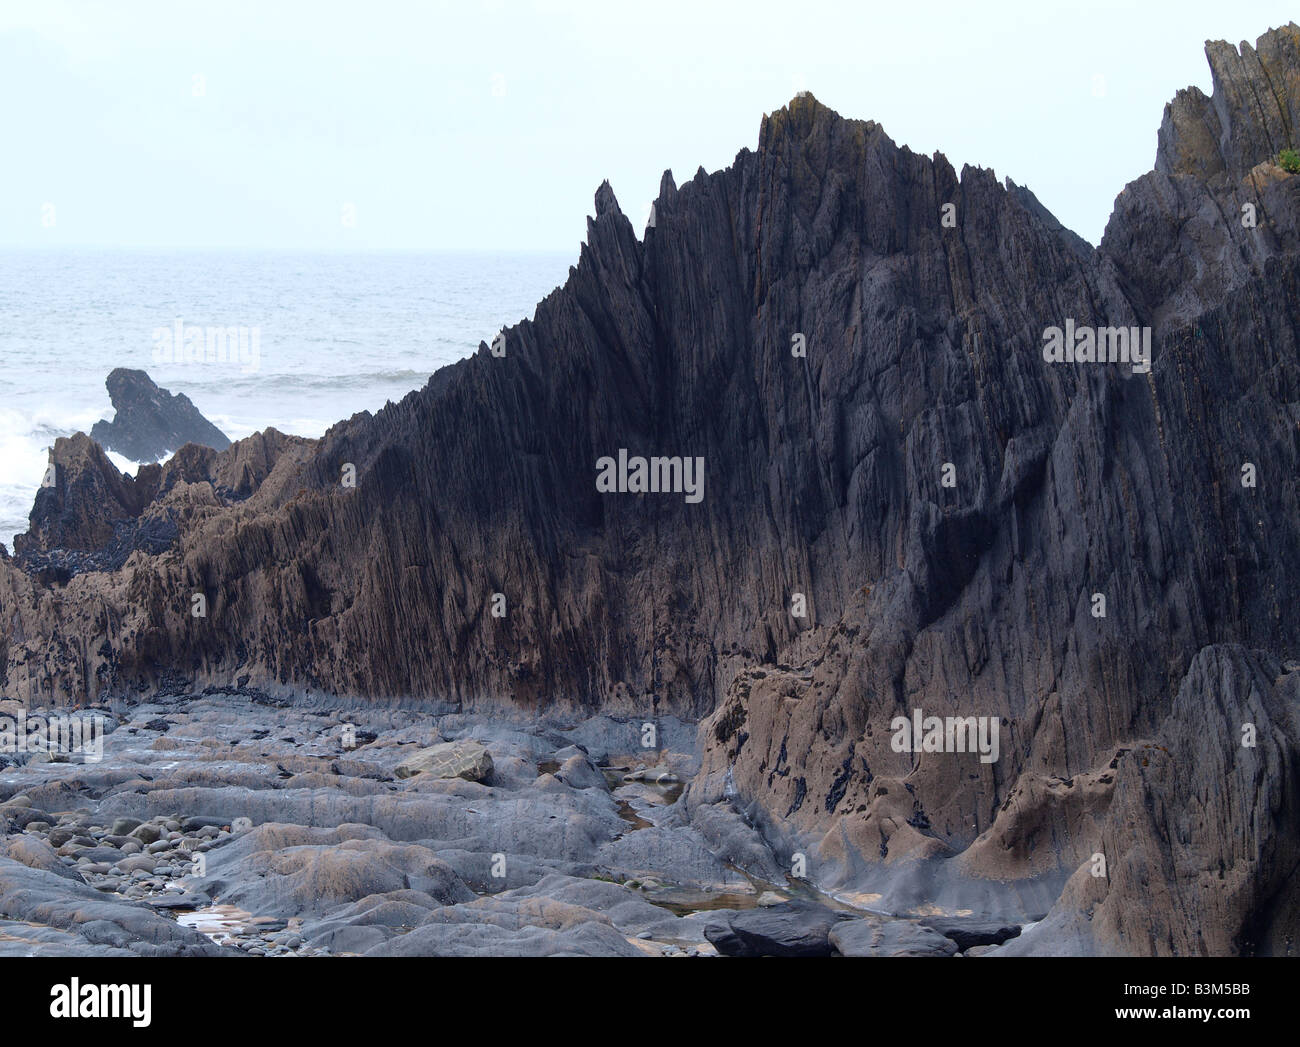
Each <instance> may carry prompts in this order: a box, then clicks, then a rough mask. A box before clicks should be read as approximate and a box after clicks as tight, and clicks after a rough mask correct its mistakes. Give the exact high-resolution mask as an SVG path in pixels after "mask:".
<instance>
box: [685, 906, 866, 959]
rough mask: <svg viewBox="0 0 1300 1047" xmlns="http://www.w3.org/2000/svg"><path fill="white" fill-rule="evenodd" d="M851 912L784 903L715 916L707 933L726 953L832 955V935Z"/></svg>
mask: <svg viewBox="0 0 1300 1047" xmlns="http://www.w3.org/2000/svg"><path fill="white" fill-rule="evenodd" d="M846 919H852V916H851V914H849V913H844V912H839V913H837V912H835V911H834V910H832V909H827V908H825V907H824V906H820V905H810V904H808V903H804V902H785V903H783V904H781V905H775V906H772V907H771V908H770V909H753V910H750V911H748V912H739V913H728V914H726V915H721V916H719V917H715V918H714V920H712V921H711V922H710V923H709V925H708V926H707V927H706V928H705V929H704V936H705V937H706V938H708V939H709V941H710V942H712V943H713V946H714V948H716V949H717V950H718V952H720V953H721V954H722V955H723V956H830V955H831V954H832V953H833V952H834V951H835V950H834V949H833V947H832V946H831V941H830V934H831V931H832V930H833V929H834V927H835V925H836V924H837V923H839V922H840V921H841V920H846Z"/></svg>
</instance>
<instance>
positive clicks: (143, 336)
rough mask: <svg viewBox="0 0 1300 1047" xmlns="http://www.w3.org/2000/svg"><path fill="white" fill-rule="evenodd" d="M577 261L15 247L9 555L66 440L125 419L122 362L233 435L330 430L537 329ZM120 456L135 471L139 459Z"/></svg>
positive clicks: (1, 500)
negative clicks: (528, 323) (520, 326)
mask: <svg viewBox="0 0 1300 1047" xmlns="http://www.w3.org/2000/svg"><path fill="white" fill-rule="evenodd" d="M576 261H577V251H576V249H575V250H574V251H573V252H572V253H560V252H553V253H541V252H537V253H506V254H501V253H492V252H469V251H465V252H427V253H425V252H406V251H391V252H366V253H318V254H301V253H290V252H283V251H265V252H251V251H250V252H237V251H219V252H210V251H126V250H106V249H105V250H96V249H81V250H71V249H69V250H61V251H23V252H14V251H9V252H6V251H2V250H0V543H3V544H4V545H6V546H7V547H8V548H9V549H10V551H12V549H13V536H14V535H15V534H19V533H22V532H24V531H26V530H27V517H28V514H29V513H30V512H31V508H32V500H33V498H34V496H35V494H36V491H37V489H38V488H39V486H40V482H41V479H42V477H43V476H44V473H45V468H46V465H47V463H48V461H49V453H48V449H49V448H50V446H51V445H52V444H53V443H54V441H55V440H56V439H57V438H58V437H60V436H70V435H71V434H73V433H75V432H77V431H81V432H86V433H88V432H89V431H90V428H91V426H92V425H94V423H95V422H96V421H97V420H98V419H100V418H107V419H111V418H112V417H113V413H114V412H113V407H112V404H111V403H110V401H109V398H108V391H107V390H106V389H105V386H104V380H105V378H107V377H108V373H109V371H111V370H112V369H113V368H115V367H130V368H138V369H140V370H144V371H146V372H148V374H149V376H150V377H151V378H152V379H153V380H154V381H155V382H157V383H158V385H159V386H161V387H163V388H164V389H168V390H170V391H171V392H173V393H184V394H185V395H186V396H188V397H189V398H190V399H191V400H192V401H193V402H194V405H195V406H196V407H197V408H198V409H199V411H201V412H202V413H203V415H204V416H205V417H206V418H207V419H208V420H209V421H211V422H212V423H213V424H214V425H216V426H217V427H218V428H219V429H221V430H222V431H223V432H224V433H225V434H226V435H227V436H229V437H230V438H231V439H232V440H237V439H240V438H241V437H244V436H248V435H249V434H251V433H254V432H257V431H258V430H261V429H265V428H267V427H268V426H274V427H275V428H276V429H279V430H280V431H281V432H286V433H293V434H295V435H298V436H308V437H316V436H320V435H321V434H322V433H324V432H325V430H326V429H328V428H329V427H330V426H331V425H333V424H334V423H335V422H336V421H339V420H340V419H344V418H348V417H350V416H351V415H353V414H355V413H356V412H358V411H363V410H369V411H375V410H378V409H379V408H381V407H383V406H384V404H386V403H388V402H389V401H397V400H400V399H401V398H402V397H403V396H405V395H406V394H407V393H409V392H410V391H412V390H413V389H419V388H420V387H422V386H423V385H424V384H425V383H426V382H427V381H428V379H429V376H430V375H431V374H432V373H433V372H434V371H436V370H438V369H439V368H440V367H444V366H446V365H447V364H450V363H454V362H455V361H457V360H459V359H462V358H464V357H466V356H468V355H470V354H472V353H473V352H474V351H475V350H476V349H477V348H478V346H479V343H480V342H487V343H489V344H491V342H492V340H493V338H494V337H496V335H497V333H498V332H499V331H500V330H501V329H502V328H503V327H506V326H509V325H511V324H514V323H517V322H518V321H520V320H522V319H528V318H531V317H532V316H533V310H534V308H535V306H536V304H537V303H538V302H539V301H541V299H543V298H544V297H545V296H546V295H547V294H549V293H550V292H551V291H552V290H553V289H554V288H556V287H558V286H559V285H560V284H562V283H563V282H564V280H565V279H566V278H567V276H568V270H569V266H570V265H572V264H574V263H575V262H576ZM192 330H197V331H199V332H202V334H203V337H204V343H203V345H204V348H205V352H204V353H203V354H202V355H203V356H204V357H206V356H207V355H209V354H207V353H206V344H207V341H206V340H207V337H208V336H209V334H212V336H213V348H214V352H213V354H212V355H224V356H225V357H226V360H225V362H221V361H220V360H214V361H208V360H207V359H200V360H194V359H192V357H193V356H195V355H199V354H195V353H193V352H191V353H189V354H187V353H186V351H185V347H184V346H183V345H179V344H177V342H178V341H184V339H185V338H186V337H190V335H189V332H190V331H192ZM176 334H181V335H182V336H183V337H182V338H181V339H177V337H176V336H175V335H176ZM223 343H224V347H225V351H224V353H222V352H221V351H220V350H221V347H222V345H223ZM236 343H238V344H239V347H240V348H239V351H236V350H235V349H234V348H233V346H234V345H235V344H236ZM173 450H175V449H174V448H173ZM110 458H112V460H113V462H114V464H115V465H116V466H117V467H118V468H119V469H121V470H122V471H124V472H127V473H130V474H132V475H134V473H135V470H136V469H137V468H138V466H139V464H140V463H138V462H132V461H129V460H128V459H126V458H124V457H123V456H121V455H115V454H110Z"/></svg>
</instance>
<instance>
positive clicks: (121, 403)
mask: <svg viewBox="0 0 1300 1047" xmlns="http://www.w3.org/2000/svg"><path fill="white" fill-rule="evenodd" d="M104 384H105V385H107V386H108V395H109V399H111V400H112V401H113V407H114V408H115V409H116V411H117V414H116V415H115V416H114V418H113V420H112V421H111V422H109V421H105V420H104V419H100V420H99V421H98V422H96V423H95V424H94V426H93V427H92V428H91V430H90V435H91V437H92V438H93V439H95V440H97V441H99V443H100V444H102V445H103V446H104V447H105V448H107V449H108V450H110V451H116V452H117V453H118V454H121V455H125V456H126V457H127V458H130V459H131V460H132V461H134V462H155V461H157V460H158V459H159V458H162V457H164V456H165V455H168V454H170V453H171V452H173V451H177V450H179V449H180V448H181V447H184V446H185V445H186V444H201V445H202V446H204V447H211V448H214V449H216V450H218V451H224V450H225V449H226V448H227V447H229V446H230V439H229V438H228V437H227V436H226V435H225V433H223V432H222V431H221V430H220V429H218V428H217V427H216V426H215V425H213V424H212V423H211V422H209V421H208V420H207V419H206V418H204V417H203V415H201V414H200V413H199V409H198V408H197V407H195V406H194V404H192V403H191V402H190V398H189V397H188V396H186V395H185V394H184V393H175V394H172V393H169V392H168V391H167V390H166V389H160V388H158V386H157V385H155V384H154V382H153V379H151V378H150V377H149V376H148V375H147V374H146V373H145V372H144V371H133V370H130V369H129V368H126V367H117V368H114V369H113V370H112V371H111V372H109V375H108V379H107V381H106V382H105V383H104Z"/></svg>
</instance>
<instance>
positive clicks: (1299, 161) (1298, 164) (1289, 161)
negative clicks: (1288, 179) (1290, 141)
mask: <svg viewBox="0 0 1300 1047" xmlns="http://www.w3.org/2000/svg"><path fill="white" fill-rule="evenodd" d="M1277 166H1278V167H1280V168H1282V170H1283V171H1285V172H1286V173H1287V174H1300V151H1297V150H1295V149H1293V148H1291V147H1290V146H1287V147H1286V148H1285V149H1283V150H1282V151H1281V152H1280V153H1278V154H1277Z"/></svg>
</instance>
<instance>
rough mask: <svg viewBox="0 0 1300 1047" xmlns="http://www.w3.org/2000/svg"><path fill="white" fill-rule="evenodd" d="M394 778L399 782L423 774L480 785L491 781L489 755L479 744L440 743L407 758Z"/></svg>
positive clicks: (490, 759) (397, 769) (490, 755)
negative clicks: (401, 779) (461, 779)
mask: <svg viewBox="0 0 1300 1047" xmlns="http://www.w3.org/2000/svg"><path fill="white" fill-rule="evenodd" d="M396 774H397V777H399V778H410V777H412V776H414V775H417V774H426V775H428V776H429V777H430V778H464V779H465V780H466V781H469V782H482V781H486V780H487V779H488V778H491V777H492V754H491V753H490V752H488V751H487V749H486V747H484V746H482V745H480V744H479V743H478V742H468V741H462V742H439V743H438V744H437V745H431V746H429V747H428V748H427V749H421V750H420V751H419V752H417V753H414V754H412V755H411V756H408V757H407V758H406V759H405V760H403V761H402V762H401V763H399V764H398V765H397V768H396Z"/></svg>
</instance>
